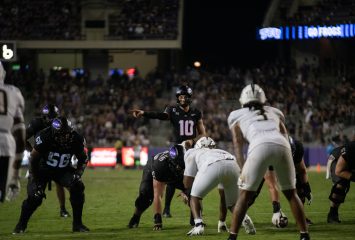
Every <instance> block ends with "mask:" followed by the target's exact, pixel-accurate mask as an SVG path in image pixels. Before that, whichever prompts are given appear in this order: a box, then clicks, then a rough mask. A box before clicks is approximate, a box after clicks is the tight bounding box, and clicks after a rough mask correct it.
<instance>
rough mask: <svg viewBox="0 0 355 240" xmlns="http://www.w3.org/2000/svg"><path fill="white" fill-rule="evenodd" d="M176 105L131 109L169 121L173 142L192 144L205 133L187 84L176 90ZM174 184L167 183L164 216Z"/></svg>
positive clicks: (146, 116)
mask: <svg viewBox="0 0 355 240" xmlns="http://www.w3.org/2000/svg"><path fill="white" fill-rule="evenodd" d="M175 96H176V101H177V105H174V106H167V107H166V108H165V110H164V112H146V111H143V110H140V109H134V110H131V113H132V114H133V116H134V117H136V118H139V117H142V116H143V117H145V118H150V119H160V120H166V121H170V123H171V124H172V126H173V128H174V136H175V143H182V142H183V141H186V140H189V141H190V144H191V145H193V139H194V138H196V136H198V135H206V130H205V126H204V124H203V121H202V114H201V111H199V110H198V109H196V108H192V107H191V106H190V105H191V103H192V89H191V88H190V87H188V86H180V87H179V88H178V89H177V91H176V94H175ZM174 192H175V188H174V186H172V185H170V184H168V185H167V188H166V195H165V207H164V214H163V215H164V217H171V213H170V204H171V200H172V198H173V196H174Z"/></svg>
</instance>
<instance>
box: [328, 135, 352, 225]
mask: <svg viewBox="0 0 355 240" xmlns="http://www.w3.org/2000/svg"><path fill="white" fill-rule="evenodd" d="M328 163H329V164H328V166H329V168H330V177H331V179H332V181H333V187H332V189H331V192H330V195H329V200H330V209H329V212H328V217H327V222H328V223H340V222H341V221H340V220H339V213H338V210H339V206H340V204H342V203H343V202H344V201H345V197H346V194H347V193H348V192H349V189H350V182H355V135H354V136H353V139H352V141H351V142H350V143H348V144H345V145H344V146H340V147H337V148H335V149H334V150H333V151H332V153H331V154H330V156H329V158H328Z"/></svg>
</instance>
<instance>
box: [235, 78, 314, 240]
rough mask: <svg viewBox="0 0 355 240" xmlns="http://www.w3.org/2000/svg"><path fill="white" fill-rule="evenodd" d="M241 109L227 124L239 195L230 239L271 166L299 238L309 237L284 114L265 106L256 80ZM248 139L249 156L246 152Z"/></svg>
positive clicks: (244, 94) (244, 93) (245, 91)
mask: <svg viewBox="0 0 355 240" xmlns="http://www.w3.org/2000/svg"><path fill="white" fill-rule="evenodd" d="M239 101H240V104H241V109H239V110H235V111H233V112H231V113H230V115H229V117H228V125H229V128H230V130H231V132H232V139H233V145H234V149H235V154H236V157H237V161H238V163H239V166H240V167H241V168H242V172H241V175H240V177H239V181H238V185H239V188H240V196H239V198H238V201H237V204H236V206H235V208H234V211H233V215H232V222H231V227H230V235H229V238H228V240H235V239H237V236H238V235H237V234H238V232H239V229H240V226H241V223H242V221H243V218H244V216H245V213H246V211H247V209H248V203H249V202H250V201H251V199H252V198H253V196H254V194H255V192H256V191H257V189H258V186H259V184H260V182H261V181H262V178H263V176H264V174H265V172H266V170H267V169H268V167H269V166H273V167H274V171H275V172H276V174H277V176H278V181H279V183H280V186H281V190H282V191H283V193H284V195H285V197H286V198H287V200H288V201H289V203H290V206H291V210H292V213H293V215H294V217H295V219H296V222H297V224H298V226H299V228H300V239H301V240H308V239H310V237H309V233H308V226H307V223H306V217H305V214H304V210H303V206H302V202H301V200H300V199H299V197H298V196H297V192H296V186H295V177H296V176H295V167H294V165H293V162H292V153H291V147H290V144H289V142H288V136H287V130H286V127H285V125H284V119H285V118H284V115H283V114H282V112H281V111H280V110H279V109H277V108H274V107H270V106H265V102H266V97H265V93H264V91H263V89H262V88H260V87H259V86H258V85H257V84H249V85H247V86H246V87H244V89H243V90H242V93H241V96H240V99H239ZM244 143H248V144H249V146H248V157H247V159H246V160H245V159H244V155H243V146H244Z"/></svg>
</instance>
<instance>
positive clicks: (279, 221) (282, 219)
mask: <svg viewBox="0 0 355 240" xmlns="http://www.w3.org/2000/svg"><path fill="white" fill-rule="evenodd" d="M271 221H272V224H274V226H275V227H277V228H284V227H286V226H287V225H288V218H287V217H286V215H285V214H284V213H283V212H282V211H281V209H280V211H278V212H276V213H274V214H273V215H272V219H271Z"/></svg>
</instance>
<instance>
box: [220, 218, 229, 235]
mask: <svg viewBox="0 0 355 240" xmlns="http://www.w3.org/2000/svg"><path fill="white" fill-rule="evenodd" d="M217 232H219V233H221V232H229V231H228V227H227V224H226V222H222V221H218V227H217Z"/></svg>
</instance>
